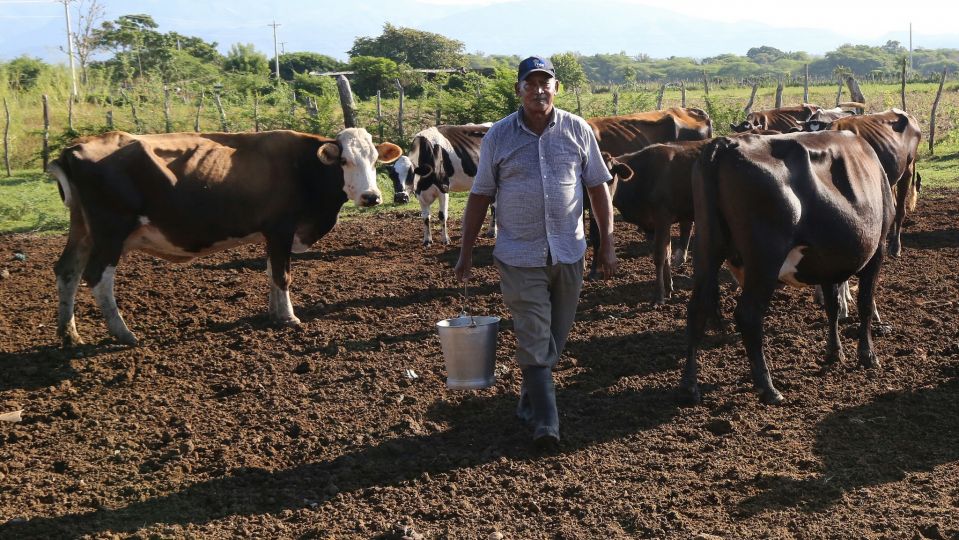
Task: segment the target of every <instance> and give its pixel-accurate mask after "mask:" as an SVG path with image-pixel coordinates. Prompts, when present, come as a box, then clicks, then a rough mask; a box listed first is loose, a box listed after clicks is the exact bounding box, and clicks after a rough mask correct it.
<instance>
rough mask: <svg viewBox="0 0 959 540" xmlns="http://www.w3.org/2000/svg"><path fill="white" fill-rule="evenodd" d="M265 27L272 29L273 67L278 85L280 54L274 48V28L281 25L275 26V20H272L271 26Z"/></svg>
mask: <svg viewBox="0 0 959 540" xmlns="http://www.w3.org/2000/svg"><path fill="white" fill-rule="evenodd" d="M267 26H272V27H273V59H274V60H275V62H274V63H273V65H274V68H275V69H276V84H280V54H279V52H278V51H277V47H276V27H277V26H282V25H280V24H276V19H274V20H273V24H268V25H267Z"/></svg>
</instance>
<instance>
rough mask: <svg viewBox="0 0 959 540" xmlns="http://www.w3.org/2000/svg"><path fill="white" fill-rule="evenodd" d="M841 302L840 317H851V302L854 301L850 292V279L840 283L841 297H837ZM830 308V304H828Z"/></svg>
mask: <svg viewBox="0 0 959 540" xmlns="http://www.w3.org/2000/svg"><path fill="white" fill-rule="evenodd" d="M837 301H838V302H839V312H838V316H839V318H840V319H847V318H849V302H851V301H852V294H851V293H850V292H849V280H848V279H847V280H846V281H843V282H842V284H840V285H839V297H838V298H837ZM827 309H828V306H827Z"/></svg>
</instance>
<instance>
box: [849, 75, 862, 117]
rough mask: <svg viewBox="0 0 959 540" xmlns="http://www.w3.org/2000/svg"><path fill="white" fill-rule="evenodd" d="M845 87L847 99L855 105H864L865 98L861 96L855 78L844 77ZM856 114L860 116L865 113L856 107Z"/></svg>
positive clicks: (850, 76)
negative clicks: (847, 89) (847, 93)
mask: <svg viewBox="0 0 959 540" xmlns="http://www.w3.org/2000/svg"><path fill="white" fill-rule="evenodd" d="M846 87H847V88H849V99H851V100H852V101H855V102H856V103H863V104H865V103H866V96H864V95H862V90H861V89H860V88H859V83H858V82H856V78H855V77H853V76H852V75H846ZM856 112H857V113H858V114H862V113H864V112H866V111H864V110H863V109H860V108H859V107H856Z"/></svg>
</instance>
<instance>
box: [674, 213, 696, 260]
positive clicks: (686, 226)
mask: <svg viewBox="0 0 959 540" xmlns="http://www.w3.org/2000/svg"><path fill="white" fill-rule="evenodd" d="M692 232H693V222H692V221H680V222H679V249H677V250H676V251H675V252H673V258H672V261H671V263H672V265H673V266H674V267H675V268H680V267H682V266H683V265H684V264H686V257H687V255H688V254H689V240H690V238H691V237H692Z"/></svg>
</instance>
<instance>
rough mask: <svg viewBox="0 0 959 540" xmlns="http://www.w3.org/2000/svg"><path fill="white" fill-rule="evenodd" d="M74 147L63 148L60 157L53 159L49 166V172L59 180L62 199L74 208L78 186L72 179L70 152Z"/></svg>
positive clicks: (58, 186)
mask: <svg viewBox="0 0 959 540" xmlns="http://www.w3.org/2000/svg"><path fill="white" fill-rule="evenodd" d="M73 150H74V147H70V148H67V149H65V150H63V152H62V153H61V154H60V157H58V158H57V159H55V160H53V162H51V163H50V165H49V166H47V174H49V175H51V176H53V177H54V178H55V179H56V181H57V191H58V192H60V200H61V201H62V202H63V205H64V206H66V207H67V208H70V209H72V208H73V206H74V204H75V203H76V200H77V197H76V187H75V186H74V185H73V182H71V181H70V163H69V162H70V160H69V159H68V155H69V153H71V152H73Z"/></svg>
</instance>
